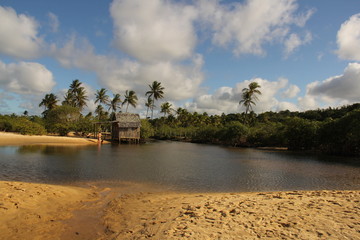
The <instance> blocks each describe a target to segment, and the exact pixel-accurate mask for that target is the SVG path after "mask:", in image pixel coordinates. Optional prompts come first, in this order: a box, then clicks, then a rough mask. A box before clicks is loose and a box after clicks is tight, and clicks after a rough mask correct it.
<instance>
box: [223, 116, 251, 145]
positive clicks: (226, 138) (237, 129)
mask: <svg viewBox="0 0 360 240" xmlns="http://www.w3.org/2000/svg"><path fill="white" fill-rule="evenodd" d="M248 134H249V128H248V127H247V126H245V125H244V124H242V123H240V122H238V121H233V122H229V123H227V124H226V125H225V126H224V127H222V128H221V129H220V131H219V136H220V140H221V141H222V143H225V144H227V145H233V146H238V145H244V144H245V143H246V139H247V136H248Z"/></svg>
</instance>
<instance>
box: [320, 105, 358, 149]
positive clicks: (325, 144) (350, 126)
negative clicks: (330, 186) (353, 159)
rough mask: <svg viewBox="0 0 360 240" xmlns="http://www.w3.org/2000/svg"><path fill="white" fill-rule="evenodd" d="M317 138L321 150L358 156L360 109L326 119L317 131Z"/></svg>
mask: <svg viewBox="0 0 360 240" xmlns="http://www.w3.org/2000/svg"><path fill="white" fill-rule="evenodd" d="M319 139H320V149H321V150H322V151H323V152H326V153H330V154H341V155H355V156H360V110H354V111H352V112H350V113H348V114H346V115H345V116H344V117H342V118H339V119H336V120H329V121H327V122H326V123H325V124H323V126H322V128H321V129H320V131H319Z"/></svg>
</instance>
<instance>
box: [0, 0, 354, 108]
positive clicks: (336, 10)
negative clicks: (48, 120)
mask: <svg viewBox="0 0 360 240" xmlns="http://www.w3.org/2000/svg"><path fill="white" fill-rule="evenodd" d="M0 17H1V19H2V21H1V23H0V94H1V95H0V113H2V114H3V113H12V112H15V113H22V112H23V111H24V110H27V111H29V113H30V114H39V113H41V112H42V109H40V108H39V107H38V104H39V102H40V101H41V99H42V98H43V97H44V95H45V94H46V93H50V92H53V93H55V94H56V95H57V96H58V97H59V99H60V100H61V99H62V96H63V94H64V92H65V91H66V88H68V86H69V85H70V83H71V81H72V80H74V79H79V80H80V81H81V82H83V83H84V84H85V86H86V90H87V92H88V96H89V103H88V108H87V109H85V111H93V110H94V109H95V104H94V96H95V91H96V90H98V89H100V88H103V87H104V88H106V89H108V93H109V95H110V96H112V94H113V93H120V94H121V95H122V96H123V95H124V93H125V91H126V90H135V91H136V93H137V95H138V97H139V102H138V106H137V108H136V109H131V111H134V112H138V113H140V114H144V112H145V111H146V109H145V107H144V102H145V96H144V94H145V92H146V91H147V90H148V89H147V88H148V84H150V83H151V82H152V81H155V80H156V81H160V82H161V83H162V85H163V86H164V87H165V98H164V99H163V100H162V101H169V102H171V103H172V104H173V106H174V108H176V107H185V108H187V109H188V110H189V111H198V112H204V111H206V112H208V113H209V114H221V113H222V112H225V113H232V112H242V111H243V110H244V109H243V107H242V106H240V105H239V104H238V102H239V100H240V97H241V90H242V89H243V88H244V87H246V86H247V85H248V84H249V83H250V82H252V81H257V82H258V83H259V84H260V85H261V91H262V93H263V94H262V96H260V98H259V101H258V102H257V105H256V107H255V108H254V110H255V111H256V112H264V111H280V110H285V109H289V110H297V111H304V110H308V109H316V108H323V107H328V106H332V107H337V106H340V105H344V104H351V103H354V102H360V2H359V1H358V0H345V1H340V0H334V1H328V0H317V1H312V0H301V1H295V0H268V1H261V0H248V1H230V0H229V1H217V0H197V1H195V0H194V1H191V0H186V1H185V0H184V1H175V0H172V1H170V0H146V1H145V0H113V1H110V0H103V1H85V0H77V1H68V0H64V1H47V0H33V1H27V0H17V1H14V0H1V1H0ZM160 104H161V102H158V103H156V105H157V106H160Z"/></svg>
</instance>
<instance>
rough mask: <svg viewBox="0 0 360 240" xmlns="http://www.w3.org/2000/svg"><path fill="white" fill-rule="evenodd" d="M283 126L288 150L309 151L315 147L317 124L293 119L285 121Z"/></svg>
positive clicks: (296, 118)
mask: <svg viewBox="0 0 360 240" xmlns="http://www.w3.org/2000/svg"><path fill="white" fill-rule="evenodd" d="M285 124H286V130H285V137H286V139H287V147H288V149H289V150H310V149H313V148H315V147H316V146H317V143H318V141H317V140H318V136H317V134H318V129H319V127H320V124H319V122H317V121H310V120H307V119H302V118H299V117H293V118H289V119H287V121H286V123H285Z"/></svg>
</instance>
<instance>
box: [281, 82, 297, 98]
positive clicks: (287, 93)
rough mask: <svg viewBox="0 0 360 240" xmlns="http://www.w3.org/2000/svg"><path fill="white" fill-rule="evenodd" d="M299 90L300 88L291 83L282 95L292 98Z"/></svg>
mask: <svg viewBox="0 0 360 240" xmlns="http://www.w3.org/2000/svg"><path fill="white" fill-rule="evenodd" d="M299 92H300V88H299V87H298V86H296V85H291V86H290V87H289V88H288V89H286V90H285V91H284V92H283V97H285V98H294V97H296V96H297V95H298V93H299Z"/></svg>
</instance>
